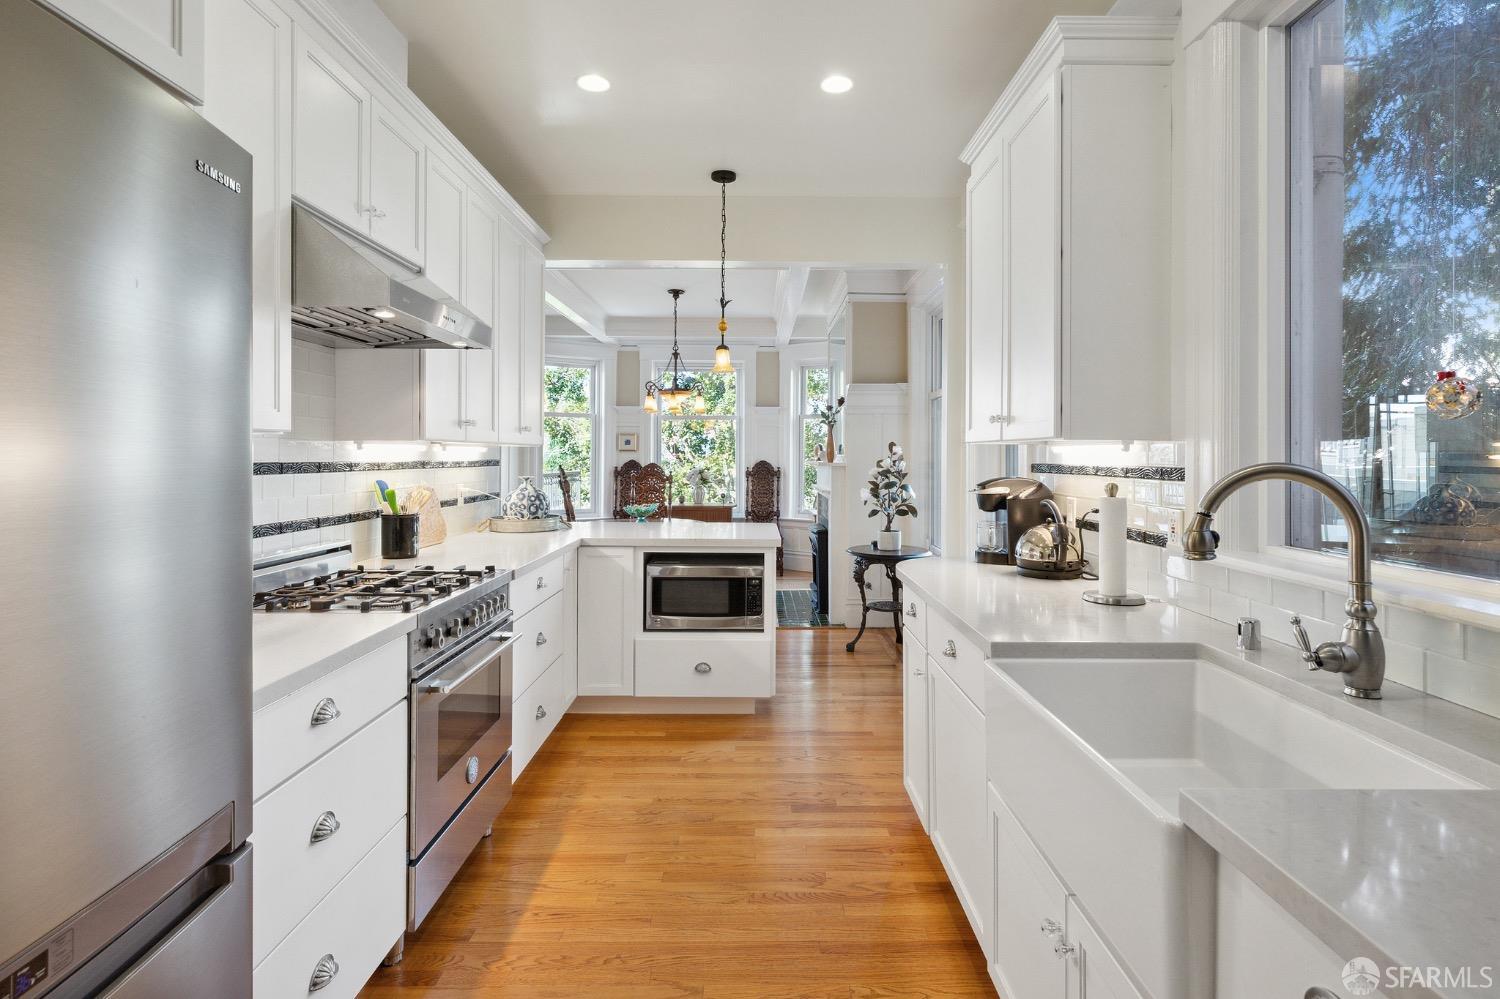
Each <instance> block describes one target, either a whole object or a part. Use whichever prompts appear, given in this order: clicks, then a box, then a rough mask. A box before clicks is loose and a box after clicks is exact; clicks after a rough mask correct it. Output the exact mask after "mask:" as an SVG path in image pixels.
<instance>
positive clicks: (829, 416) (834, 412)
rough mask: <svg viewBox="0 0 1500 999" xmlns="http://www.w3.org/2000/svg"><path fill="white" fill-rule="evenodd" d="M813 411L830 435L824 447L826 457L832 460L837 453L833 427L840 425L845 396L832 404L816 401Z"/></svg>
mask: <svg viewBox="0 0 1500 999" xmlns="http://www.w3.org/2000/svg"><path fill="white" fill-rule="evenodd" d="M812 411H813V418H814V419H816V420H817V421H818V422H819V423H821V424H823V431H824V432H825V433H826V434H827V435H828V443H827V444H825V445H824V447H823V455H824V458H825V460H827V461H832V460H833V459H834V455H835V454H836V453H837V452H836V451H835V450H834V446H833V428H834V427H836V426H838V422H839V414H840V413H842V412H843V411H844V397H843V396H839V397H838V401H837V402H835V403H833V404H832V405H829V404H828V403H826V402H815V403H813V406H812Z"/></svg>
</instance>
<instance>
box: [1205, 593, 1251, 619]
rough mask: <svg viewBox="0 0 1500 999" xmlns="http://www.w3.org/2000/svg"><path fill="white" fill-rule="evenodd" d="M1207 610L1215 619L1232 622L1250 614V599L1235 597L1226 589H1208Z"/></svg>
mask: <svg viewBox="0 0 1500 999" xmlns="http://www.w3.org/2000/svg"><path fill="white" fill-rule="evenodd" d="M1208 612H1209V614H1210V615H1211V616H1212V617H1213V618H1214V619H1215V620H1217V621H1223V622H1224V623H1225V624H1234V623H1235V622H1236V621H1238V620H1239V619H1240V618H1242V617H1249V616H1250V599H1249V598H1248V597H1237V596H1235V595H1234V594H1233V593H1230V592H1229V591H1228V590H1210V591H1209V595H1208Z"/></svg>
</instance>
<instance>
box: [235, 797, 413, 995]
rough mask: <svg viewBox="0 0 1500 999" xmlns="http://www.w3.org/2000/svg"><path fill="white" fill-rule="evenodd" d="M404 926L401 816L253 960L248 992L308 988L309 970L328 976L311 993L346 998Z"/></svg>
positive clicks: (355, 992) (306, 990)
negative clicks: (329, 976) (273, 944)
mask: <svg viewBox="0 0 1500 999" xmlns="http://www.w3.org/2000/svg"><path fill="white" fill-rule="evenodd" d="M259 849H260V848H259V847H257V848H256V850H257V853H258V852H259ZM259 859H260V858H259V857H258V856H257V857H256V860H257V861H258V860H259ZM405 929H406V821H405V820H404V819H402V820H400V821H398V822H397V823H396V824H395V825H393V826H391V827H390V829H389V831H387V832H386V834H385V835H384V836H383V837H382V838H381V839H380V840H379V841H378V842H377V843H376V844H375V848H374V849H373V850H371V851H370V852H369V853H367V854H365V856H364V859H363V860H361V861H360V862H359V863H358V864H357V865H355V867H354V870H352V871H350V872H349V874H348V876H346V877H345V878H344V879H343V880H342V881H340V882H339V883H338V884H337V885H335V886H334V889H333V891H331V892H329V893H328V896H327V897H326V898H324V899H323V901H321V902H319V903H318V905H317V908H315V909H313V911H312V912H311V913H309V914H308V916H307V918H306V919H304V920H302V922H300V923H298V924H297V926H296V928H295V929H293V930H292V932H291V934H290V935H288V936H287V938H286V939H285V940H283V941H282V942H281V944H280V945H279V946H278V947H277V948H276V949H275V950H273V951H272V952H271V953H270V955H269V956H267V957H266V959H265V960H264V961H262V962H260V964H259V965H258V966H257V967H256V969H255V978H254V984H255V999H291V997H296V996H305V995H308V994H309V993H310V992H312V988H311V986H312V983H313V976H314V975H318V976H319V977H320V978H322V977H324V976H326V974H327V973H328V972H332V975H333V977H332V979H331V980H330V981H329V982H328V984H327V985H325V986H324V987H323V988H321V989H319V990H318V991H317V992H314V993H312V994H314V995H316V996H317V997H318V999H352V997H353V996H355V995H358V994H359V990H360V989H361V988H363V987H364V984H365V982H366V981H368V980H369V978H370V976H371V975H373V974H374V973H375V969H376V968H378V967H380V961H381V958H383V957H385V955H386V953H387V952H388V951H389V950H390V949H391V946H392V945H393V944H395V942H396V941H397V940H399V939H400V938H401V934H402V933H403V932H404V931H405ZM320 966H321V967H320ZM334 969H337V970H334Z"/></svg>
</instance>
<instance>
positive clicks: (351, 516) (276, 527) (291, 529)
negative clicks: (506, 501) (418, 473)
mask: <svg viewBox="0 0 1500 999" xmlns="http://www.w3.org/2000/svg"><path fill="white" fill-rule="evenodd" d="M497 502H499V500H498V499H497V498H496V497H494V496H465V497H464V498H463V505H464V506H468V505H470V504H471V503H497ZM442 505H443V506H458V505H459V501H458V500H456V499H446V500H443V501H442ZM379 516H380V511H379V510H361V511H359V512H358V513H339V514H335V515H333V516H332V517H307V518H304V519H302V520H278V521H276V522H274V523H270V524H256V525H255V526H254V527H252V528H250V537H251V538H274V537H277V536H279V535H282V534H295V533H296V532H298V531H312V530H316V529H318V528H320V527H342V526H343V525H345V524H358V523H360V522H362V521H366V520H374V519H376V518H377V517H379Z"/></svg>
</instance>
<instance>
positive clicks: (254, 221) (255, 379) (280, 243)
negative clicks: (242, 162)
mask: <svg viewBox="0 0 1500 999" xmlns="http://www.w3.org/2000/svg"><path fill="white" fill-rule="evenodd" d="M203 28H204V32H203V35H204V48H205V59H204V62H205V65H204V79H203V92H204V95H205V98H206V99H205V100H204V103H203V106H202V107H201V108H200V109H199V111H200V113H201V114H202V115H203V117H204V119H205V120H206V121H208V122H209V124H211V125H213V126H214V127H215V128H217V129H219V131H221V132H223V133H224V134H225V135H227V136H229V137H230V138H231V139H233V140H234V141H235V142H237V143H239V144H240V145H241V146H243V147H244V148H245V150H246V151H247V152H249V153H250V155H251V156H252V157H253V158H254V163H255V168H254V176H253V178H244V179H246V180H251V181H252V183H251V184H250V199H251V201H250V215H251V237H250V240H251V260H250V336H251V349H250V356H251V360H250V398H251V411H250V417H251V423H250V427H251V430H253V431H258V432H262V433H265V432H271V433H285V432H287V431H289V430H291V429H292V268H291V248H292V213H291V206H292V88H291V79H292V21H291V18H289V17H288V16H287V15H286V12H285V11H283V10H282V9H281V8H280V7H278V6H276V4H275V3H273V2H272V0H219V2H216V3H214V4H212V5H211V6H210V7H209V9H208V10H207V12H206V17H205V21H204V25H203Z"/></svg>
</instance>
